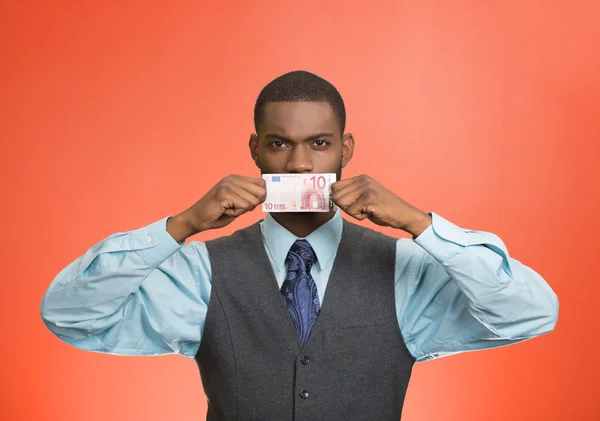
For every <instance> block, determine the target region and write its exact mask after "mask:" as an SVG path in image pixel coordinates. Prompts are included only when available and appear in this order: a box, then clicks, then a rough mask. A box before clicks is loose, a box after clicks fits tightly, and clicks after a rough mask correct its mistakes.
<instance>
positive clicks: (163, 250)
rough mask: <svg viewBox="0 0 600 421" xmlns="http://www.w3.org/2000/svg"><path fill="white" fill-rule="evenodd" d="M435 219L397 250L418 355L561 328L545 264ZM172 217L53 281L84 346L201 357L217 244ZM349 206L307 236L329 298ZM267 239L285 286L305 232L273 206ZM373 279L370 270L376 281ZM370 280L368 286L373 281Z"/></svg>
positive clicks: (69, 327)
mask: <svg viewBox="0 0 600 421" xmlns="http://www.w3.org/2000/svg"><path fill="white" fill-rule="evenodd" d="M431 216H432V225H430V226H429V227H428V228H427V229H426V230H425V231H423V232H422V233H421V234H420V235H419V236H418V237H417V238H415V239H414V240H413V239H408V238H400V239H398V242H397V247H396V265H395V275H394V276H395V278H394V281H395V301H396V316H397V320H398V324H399V326H400V329H401V332H402V335H403V337H404V340H405V342H406V345H407V347H408V349H409V351H410V352H411V354H412V355H413V356H414V357H415V358H416V360H417V362H421V361H427V360H430V359H433V358H439V357H444V356H448V355H452V354H457V353H460V352H466V351H475V350H481V349H489V348H494V347H499V346H505V345H510V344H512V343H516V342H520V341H523V340H526V339H530V338H533V337H535V336H539V335H542V334H545V333H548V332H550V331H552V330H553V329H554V327H555V325H556V322H557V319H558V308H559V304H558V298H557V296H556V294H555V293H554V291H553V290H552V289H551V287H550V286H549V285H548V283H547V282H546V281H545V280H544V279H543V278H542V277H541V276H540V275H539V274H538V273H536V272H535V271H534V270H532V269H531V268H529V267H527V266H525V265H524V264H522V263H520V262H519V261H517V260H515V259H513V258H511V257H510V256H509V254H508V251H507V249H506V247H505V245H504V243H503V242H502V240H501V239H500V238H499V237H498V236H496V235H495V234H493V233H489V232H484V231H473V230H466V229H462V228H460V227H458V226H456V225H454V224H453V223H451V222H449V221H447V220H446V219H444V218H442V217H441V216H439V215H437V214H436V213H434V212H431ZM167 219H168V217H165V218H163V219H161V220H159V221H156V222H154V223H152V224H150V225H147V226H145V227H142V228H140V229H137V230H133V231H129V232H119V233H115V234H113V235H111V236H109V237H107V238H106V239H104V240H102V241H100V242H99V243H97V244H95V245H94V246H92V247H91V248H90V249H89V250H88V251H87V252H86V253H85V254H84V255H82V256H80V257H79V258H77V259H76V260H75V261H74V262H72V263H71V264H70V265H68V266H67V267H66V268H64V269H63V270H62V271H61V272H60V273H59V274H58V275H57V276H56V277H55V279H54V280H53V281H52V283H51V284H50V286H49V288H48V290H47V291H46V293H45V295H44V297H43V299H42V302H41V316H42V319H43V321H44V323H45V324H46V326H47V327H48V329H50V330H51V331H52V332H53V333H54V334H55V335H56V336H57V337H58V338H60V339H61V340H63V341H65V342H67V343H69V344H71V345H73V346H75V347H77V348H80V349H84V350H88V351H94V352H102V353H108V354H119V355H164V354H173V353H179V354H182V355H184V356H186V357H189V358H193V357H194V355H195V354H196V352H197V350H198V347H199V345H200V341H201V338H202V332H203V329H204V323H205V319H206V313H207V309H208V305H209V298H210V292H211V268H210V260H209V256H208V251H207V248H206V245H205V244H204V243H203V242H198V241H190V242H189V243H188V244H187V245H185V242H181V243H177V242H176V241H175V240H174V239H173V237H171V235H170V234H169V233H168V232H167V231H166V221H167ZM342 222H343V220H342V216H341V215H340V211H339V209H338V211H337V212H336V214H335V216H334V217H333V218H332V219H331V220H329V221H328V222H327V223H326V224H324V225H322V226H321V227H320V228H318V229H317V230H316V231H314V232H313V233H311V234H310V235H308V236H307V237H305V238H306V240H307V241H308V242H309V243H310V244H311V246H312V247H313V249H314V250H315V253H316V255H317V259H318V261H317V263H316V264H315V265H314V266H313V267H312V271H311V274H312V276H313V278H314V280H315V283H316V285H317V290H318V293H319V299H320V300H321V301H322V300H323V297H324V296H325V294H326V292H327V281H328V279H329V274H330V272H331V268H332V265H333V261H334V258H335V255H336V253H337V249H338V245H339V243H340V239H341V235H342ZM261 233H262V239H263V244H264V247H265V250H266V252H267V255H268V257H269V261H270V263H271V266H272V269H273V272H274V274H275V277H276V279H277V283H278V285H279V288H281V285H282V284H283V281H284V279H285V275H286V264H285V258H286V255H287V252H288V250H289V249H290V247H291V245H292V243H293V242H294V241H296V240H297V239H298V237H296V236H295V235H293V234H292V233H290V232H289V231H288V230H287V229H285V228H284V227H282V226H281V225H279V224H278V223H277V222H276V221H275V220H274V219H273V218H272V217H271V216H270V215H269V214H267V215H266V217H265V219H264V220H263V221H262V222H261ZM368 282H369V280H368V279H365V283H367V284H368ZM367 287H368V286H367Z"/></svg>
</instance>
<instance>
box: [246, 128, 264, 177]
mask: <svg viewBox="0 0 600 421" xmlns="http://www.w3.org/2000/svg"><path fill="white" fill-rule="evenodd" d="M248 147H249V148H250V156H252V160H253V161H254V163H255V164H256V166H257V167H258V169H259V170H261V171H262V168H261V166H260V159H259V158H258V135H255V134H251V135H250V141H249V142H248Z"/></svg>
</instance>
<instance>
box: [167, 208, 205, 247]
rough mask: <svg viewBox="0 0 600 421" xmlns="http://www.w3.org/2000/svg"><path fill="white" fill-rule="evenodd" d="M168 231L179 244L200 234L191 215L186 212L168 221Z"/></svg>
mask: <svg viewBox="0 0 600 421" xmlns="http://www.w3.org/2000/svg"><path fill="white" fill-rule="evenodd" d="M167 231H168V232H169V234H171V236H172V237H173V239H175V241H177V242H178V243H180V242H182V241H184V240H185V239H186V238H188V237H191V236H192V235H194V234H197V233H198V232H200V231H199V230H198V229H196V228H195V227H194V225H193V221H192V218H191V215H190V214H189V213H188V212H187V211H184V212H182V213H180V214H177V215H175V216H173V217H171V218H169V219H168V220H167Z"/></svg>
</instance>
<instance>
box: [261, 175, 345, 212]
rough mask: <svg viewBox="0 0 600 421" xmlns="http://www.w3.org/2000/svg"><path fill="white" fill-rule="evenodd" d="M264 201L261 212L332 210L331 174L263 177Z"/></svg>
mask: <svg viewBox="0 0 600 421" xmlns="http://www.w3.org/2000/svg"><path fill="white" fill-rule="evenodd" d="M262 178H263V179H264V180H265V182H266V189H267V198H266V199H265V201H264V202H263V204H262V210H263V212H329V211H332V210H335V204H334V203H333V201H332V200H331V185H332V184H333V183H335V181H336V175H335V174H334V173H327V174H312V173H310V174H263V176H262Z"/></svg>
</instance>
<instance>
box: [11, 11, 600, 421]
mask: <svg viewBox="0 0 600 421" xmlns="http://www.w3.org/2000/svg"><path fill="white" fill-rule="evenodd" d="M12 3H13V4H11V5H9V4H8V2H3V3H2V5H1V6H0V7H1V12H0V20H1V21H0V34H1V42H2V44H1V47H2V54H1V57H0V61H1V66H0V71H1V72H2V78H1V83H2V91H1V92H2V93H1V94H0V107H1V108H0V111H1V115H2V119H1V120H2V121H1V122H0V129H1V132H0V138H1V139H2V153H1V156H2V165H1V166H0V171H1V177H0V179H1V181H0V182H1V183H2V193H3V195H2V196H3V201H2V202H3V206H2V210H1V212H2V215H1V216H2V219H1V220H2V221H3V226H2V234H3V241H2V243H1V244H2V246H1V247H2V269H3V271H2V272H3V273H2V275H3V276H2V278H3V279H2V284H1V285H2V290H1V291H2V292H1V298H0V300H1V306H0V323H1V328H2V336H1V337H2V339H1V340H2V346H1V351H0V352H2V355H1V358H2V366H3V368H2V375H1V379H2V380H1V385H0V387H1V389H0V396H1V402H2V403H1V407H0V411H1V412H0V419H2V420H50V421H53V420H77V421H79V420H81V421H105V420H114V421H120V420H123V421H131V420H145V421H149V420H190V421H191V420H199V419H204V413H205V408H206V402H205V397H204V395H203V392H202V385H201V382H200V377H199V374H198V371H197V368H196V366H195V363H194V362H193V361H191V360H187V359H185V358H183V357H179V356H167V357H162V358H157V357H154V358H152V357H146V358H142V357H138V358H131V357H116V356H109V355H101V354H97V353H91V352H84V351H79V350H77V349H75V348H73V347H71V346H68V345H66V344H64V343H62V342H61V341H59V340H58V339H56V338H55V337H53V336H52V335H51V333H50V332H49V331H47V330H46V329H45V327H44V326H43V324H42V321H41V319H40V316H39V305H40V301H41V298H42V295H43V293H44V292H45V290H46V288H47V287H48V285H49V284H50V282H51V281H52V279H53V278H54V276H55V275H56V274H57V273H58V272H59V271H60V270H61V269H62V268H63V267H65V266H66V265H67V264H69V263H70V262H71V261H73V260H74V259H75V258H76V257H78V256H80V255H81V254H83V253H84V252H85V251H86V250H87V248H88V247H90V246H91V245H92V244H94V243H96V242H98V241H100V240H101V239H102V238H104V237H106V236H108V235H109V234H111V233H113V232H117V231H126V230H131V229H136V228H139V227H141V226H142V225H146V224H149V223H151V222H154V221H156V220H158V219H160V218H162V217H164V216H166V215H173V214H176V213H178V212H180V211H182V210H183V209H185V208H187V207H188V206H190V205H191V204H192V203H194V202H195V201H196V200H197V199H198V198H200V197H201V196H202V195H203V194H204V193H205V192H206V191H207V190H208V189H209V188H210V187H211V186H212V185H213V184H215V183H216V182H217V181H218V180H219V179H221V178H222V177H223V176H225V175H227V174H229V173H238V174H243V175H255V176H256V175H258V170H257V169H256V168H255V167H254V165H253V163H252V161H251V159H250V155H249V152H248V150H247V141H248V137H249V134H250V133H251V132H252V131H253V125H252V118H253V114H252V110H253V106H254V101H255V100H256V96H257V95H258V93H259V91H260V89H261V88H262V87H263V86H264V85H265V84H266V83H268V82H269V81H270V80H272V79H273V78H275V77H276V76H279V75H280V74H282V73H285V72H287V71H290V70H295V69H305V70H309V71H312V72H315V73H317V74H319V75H321V76H323V77H325V78H326V79H328V80H329V81H331V82H332V83H333V84H334V85H335V86H336V87H337V88H338V89H339V91H340V92H341V94H342V96H343V97H344V100H345V103H346V107H347V113H348V124H347V129H348V131H350V132H352V133H353V134H354V135H355V138H356V142H357V144H356V151H355V157H354V160H353V162H352V163H351V164H350V166H349V167H347V170H346V171H345V173H344V176H345V177H350V176H354V175H358V174H361V173H368V174H369V175H371V176H372V177H373V178H375V179H376V180H378V181H379V182H380V183H382V184H384V185H385V186H387V187H389V188H390V189H392V190H393V191H395V192H396V193H397V194H398V195H399V196H400V197H402V198H403V199H405V200H406V201H408V202H409V203H411V204H413V205H414V206H416V207H419V208H420V209H422V210H425V211H430V210H433V211H435V212H437V213H438V214H440V215H441V216H443V217H445V218H446V219H449V220H450V221H452V222H454V223H456V224H458V225H460V226H462V227H464V228H467V229H480V230H485V231H491V232H494V233H496V234H497V235H499V236H500V237H501V238H502V239H503V240H504V242H505V244H506V245H507V247H508V250H509V252H510V254H511V256H513V257H515V258H516V259H518V260H520V261H521V262H523V263H524V264H526V265H528V266H530V267H532V268H534V269H535V270H536V271H537V272H538V273H540V274H541V275H542V276H543V277H544V278H545V279H546V280H547V281H548V283H549V284H550V285H551V286H552V288H553V289H554V290H555V291H556V293H557V294H558V296H559V299H560V305H561V307H560V316H559V321H558V325H557V327H556V329H555V331H554V332H553V333H551V334H549V335H544V336H542V337H539V338H536V339H534V340H531V341H527V342H525V343H522V344H519V345H514V346H509V347H504V348H499V349H495V350H491V351H485V352H471V353H465V354H460V355H457V356H452V357H448V358H442V359H439V360H434V361H430V362H427V363H423V364H417V365H416V366H415V370H414V374H413V378H412V382H411V385H410V387H409V390H408V394H407V399H406V404H405V408H404V418H403V419H404V420H407V421H422V420H448V421H451V420H461V421H465V420H478V421H479V420H486V421H493V420H498V421H499V420H503V421H504V420H593V419H596V420H597V419H600V415H599V414H600V400H599V399H598V396H597V393H598V390H599V389H598V378H599V376H600V367H599V364H598V358H597V356H596V354H597V352H598V345H599V343H598V341H599V340H598V337H599V335H600V331H599V328H598V322H597V320H598V317H599V316H600V305H599V303H598V294H599V293H600V286H599V285H600V282H598V276H597V270H596V266H595V263H597V261H598V252H600V247H599V245H598V244H599V243H598V240H597V236H598V232H599V228H600V223H599V217H598V198H599V197H600V189H599V181H600V173H599V170H598V159H599V158H600V147H599V143H600V82H599V79H600V24H599V23H598V22H599V21H600V3H599V2H597V1H591V0H590V1H578V2H573V1H567V0H556V1H552V2H545V1H476V0H472V1H444V0H427V1H410V2H408V1H405V2H399V1H388V2H366V3H365V2H362V1H361V2H348V1H335V2H334V1H325V0H320V1H301V2H300V1H298V2H282V1H262V2H260V4H253V5H250V4H249V3H253V2H243V1H235V2H227V3H225V2H222V3H221V4H220V5H217V4H218V2H214V4H213V5H208V4H203V2H193V4H192V2H167V1H155V2H134V1H119V2H116V1H115V2H112V3H110V4H104V3H103V2H80V1H70V2H68V1H53V2H48V1H18V2H12ZM149 3H151V4H149ZM206 3H208V2H206ZM257 3H258V2H257ZM261 215H262V214H261V213H260V212H259V211H255V212H253V213H251V214H249V215H245V216H244V217H242V218H240V219H239V220H237V221H236V222H235V223H234V224H232V225H231V226H229V227H227V228H226V229H223V230H221V231H218V232H217V231H213V232H208V233H204V234H200V235H198V236H196V237H194V238H193V240H200V241H202V240H206V239H208V238H212V237H214V236H217V235H221V234H225V233H229V232H231V231H232V230H234V229H237V228H240V227H243V226H246V225H248V224H250V223H251V222H253V221H255V220H257V219H259V218H261ZM371 226H373V225H371ZM395 235H399V236H402V235H404V233H402V232H395ZM406 236H407V235H406Z"/></svg>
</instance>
